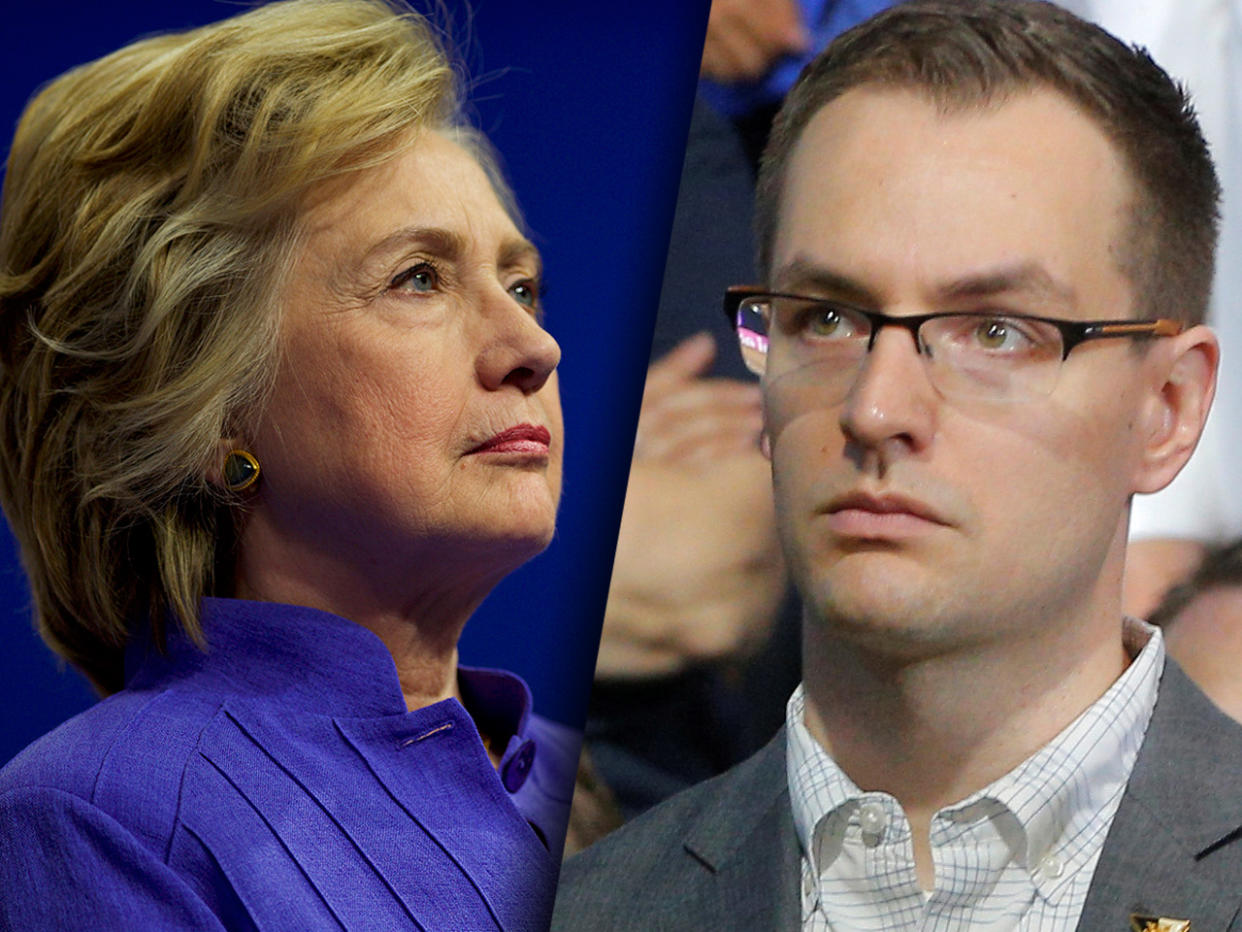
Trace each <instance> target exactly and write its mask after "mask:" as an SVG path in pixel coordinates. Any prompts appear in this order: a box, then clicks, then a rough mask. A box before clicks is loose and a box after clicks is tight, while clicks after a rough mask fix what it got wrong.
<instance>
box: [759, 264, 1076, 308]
mask: <svg viewBox="0 0 1242 932" xmlns="http://www.w3.org/2000/svg"><path fill="white" fill-rule="evenodd" d="M773 287H774V288H777V289H779V290H793V291H797V292H799V293H803V292H810V295H808V296H815V295H820V294H822V295H825V296H831V297H834V298H839V299H840V300H842V301H848V302H852V303H856V304H862V305H873V306H874V305H877V304H879V303H880V301H879V299H878V298H877V297H876V295H875V294H874V292H873V291H872V290H871V289H869V288H868V287H867V286H865V285H863V284H861V283H860V282H857V281H855V280H854V279H851V278H850V277H849V276H847V275H843V274H841V273H839V272H836V271H833V270H832V269H830V268H828V267H826V266H823V265H819V264H817V263H815V262H812V261H810V260H808V259H805V258H803V257H798V258H795V259H794V260H793V261H791V262H789V263H788V264H786V265H785V266H784V267H782V268H781V269H780V270H779V271H778V272H777V274H776V275H775V276H774V277H773ZM1005 294H1014V295H1022V296H1025V297H1030V298H1035V299H1038V300H1039V303H1041V304H1057V305H1061V306H1065V307H1073V306H1074V305H1075V304H1076V303H1077V295H1076V294H1075V292H1074V289H1073V288H1071V287H1070V286H1069V285H1068V284H1066V283H1065V282H1063V281H1061V280H1059V279H1057V278H1056V277H1055V276H1054V275H1052V273H1051V272H1049V271H1048V270H1047V269H1046V268H1045V267H1044V266H1042V265H1041V264H1039V263H1038V262H1035V261H1034V260H1026V261H1021V262H1015V263H1012V264H1010V265H1001V266H997V267H995V268H989V269H981V270H979V271H975V272H969V273H967V274H965V275H962V276H959V277H958V278H953V279H949V280H947V281H945V282H942V283H941V284H939V285H938V286H937V287H936V289H935V292H934V295H935V298H936V300H937V301H945V302H947V301H954V300H962V299H964V298H990V297H998V296H1000V295H1005Z"/></svg>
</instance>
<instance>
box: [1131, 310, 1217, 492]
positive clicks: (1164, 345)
mask: <svg viewBox="0 0 1242 932" xmlns="http://www.w3.org/2000/svg"><path fill="white" fill-rule="evenodd" d="M1149 352H1152V353H1159V354H1160V356H1159V358H1157V357H1153V358H1152V359H1151V360H1150V362H1151V363H1153V364H1154V367H1155V368H1154V372H1153V374H1152V378H1153V383H1152V385H1151V388H1150V390H1149V392H1148V397H1147V399H1146V400H1145V403H1144V408H1143V414H1142V423H1140V424H1139V425H1138V427H1139V428H1140V429H1141V430H1142V431H1143V435H1142V437H1141V440H1142V443H1143V447H1142V458H1141V459H1140V461H1139V462H1138V464H1137V466H1136V473H1135V476H1134V491H1135V492H1158V491H1159V490H1160V489H1163V488H1164V487H1165V486H1166V485H1168V484H1169V483H1170V482H1172V481H1173V479H1174V477H1175V476H1176V475H1177V474H1178V473H1179V472H1181V470H1182V467H1183V466H1185V465H1186V461H1187V460H1188V459H1190V454H1191V453H1193V452H1194V450H1195V445H1196V444H1197V443H1198V442H1199V436H1200V434H1202V433H1203V424H1204V422H1205V421H1206V420H1207V416H1208V410H1209V409H1210V408H1211V406H1212V397H1213V396H1214V395H1215V394H1216V370H1217V366H1218V365H1219V363H1220V345H1219V344H1218V343H1217V342H1216V334H1214V333H1213V332H1212V331H1211V330H1210V329H1208V328H1207V327H1204V326H1202V325H1200V326H1196V327H1191V328H1190V329H1189V330H1187V331H1185V332H1184V333H1180V334H1178V335H1177V336H1175V337H1170V338H1169V339H1168V340H1161V341H1160V344H1158V345H1157V346H1155V347H1152V348H1151V350H1150V351H1149Z"/></svg>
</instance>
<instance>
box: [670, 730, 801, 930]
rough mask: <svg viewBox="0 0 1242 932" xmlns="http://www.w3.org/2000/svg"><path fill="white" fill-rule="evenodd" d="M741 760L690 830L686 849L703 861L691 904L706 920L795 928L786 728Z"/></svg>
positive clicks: (795, 855)
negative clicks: (744, 761)
mask: <svg viewBox="0 0 1242 932" xmlns="http://www.w3.org/2000/svg"><path fill="white" fill-rule="evenodd" d="M742 768H745V770H743V769H742ZM742 768H739V771H741V772H739V773H738V779H736V780H733V781H731V782H730V783H729V784H728V785H727V786H725V787H723V788H722V792H721V793H720V795H719V796H718V797H717V798H716V799H715V800H714V801H713V802H712V804H711V805H709V806H708V807H706V809H705V810H704V812H703V814H702V816H701V817H700V818H699V819H698V820H697V821H696V822H695V823H694V825H693V826H692V827H691V829H690V831H689V832H687V834H686V839H685V844H684V847H685V851H686V853H687V854H688V855H689V856H690V857H692V858H694V859H695V860H696V861H697V862H698V864H699V865H700V866H701V868H702V874H701V878H700V882H699V883H698V884H696V890H697V891H698V892H699V894H700V895H699V896H698V898H697V902H696V903H695V905H694V907H693V908H694V910H695V911H696V912H697V914H698V915H700V916H701V917H703V928H710V929H714V930H738V932H743V930H745V932H750V930H754V929H796V928H798V927H799V916H800V907H799V901H798V889H799V882H798V878H799V876H800V875H799V870H800V864H799V852H798V839H797V833H796V832H795V830H794V824H793V812H792V810H791V809H790V805H789V789H788V783H787V781H786V779H785V730H784V729H783V728H782V729H781V730H780V731H779V732H778V733H777V735H776V737H775V738H774V739H773V740H772V741H770V742H769V743H768V745H767V747H765V748H764V749H763V750H762V751H761V752H760V753H759V754H758V755H756V757H754V758H752V759H751V761H749V762H748V763H747V764H744V765H742Z"/></svg>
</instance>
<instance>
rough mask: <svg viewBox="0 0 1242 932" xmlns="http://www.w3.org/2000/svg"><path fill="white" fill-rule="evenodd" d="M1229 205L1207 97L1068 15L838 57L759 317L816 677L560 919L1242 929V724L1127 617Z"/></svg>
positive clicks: (815, 73) (730, 306)
mask: <svg viewBox="0 0 1242 932" xmlns="http://www.w3.org/2000/svg"><path fill="white" fill-rule="evenodd" d="M1217 198H1218V185H1217V182H1216V177H1215V173H1214V171H1213V168H1212V164H1211V161H1210V159H1209V157H1208V153H1207V149H1206V145H1205V144H1204V142H1203V139H1202V136H1201V134H1200V133H1199V130H1198V126H1197V124H1196V122H1195V120H1194V117H1193V116H1192V115H1191V113H1190V111H1189V110H1188V108H1186V107H1185V100H1184V98H1183V96H1182V94H1181V93H1180V91H1179V90H1178V89H1177V88H1176V87H1175V86H1174V84H1173V83H1172V82H1171V81H1170V80H1169V79H1168V77H1167V76H1166V75H1165V74H1164V73H1163V72H1162V71H1160V70H1159V69H1158V68H1157V67H1156V66H1154V65H1153V64H1152V63H1151V61H1150V59H1148V58H1147V57H1146V56H1145V55H1143V54H1141V53H1139V52H1136V51H1134V50H1132V49H1130V48H1127V47H1126V46H1124V45H1122V44H1121V43H1119V42H1117V41H1115V40H1114V39H1112V38H1111V37H1109V36H1108V35H1107V34H1105V33H1103V32H1101V31H1100V30H1098V29H1096V28H1095V27H1093V26H1089V25H1087V24H1085V23H1083V22H1081V21H1080V20H1077V19H1075V18H1074V17H1072V16H1071V15H1070V14H1068V13H1065V12H1064V11H1062V10H1059V9H1057V8H1055V7H1051V6H1045V5H1043V4H1036V3H1028V2H1024V0H1012V2H1004V0H986V2H975V0H972V2H952V0H932V2H914V3H910V4H906V5H902V6H899V7H896V8H895V9H893V10H890V11H889V12H887V13H884V14H881V15H880V16H879V17H877V18H875V19H873V20H871V21H869V22H868V23H866V24H864V25H863V26H861V27H859V29H857V30H855V31H853V32H851V33H848V34H846V35H845V36H843V37H842V38H840V39H839V40H837V42H835V43H834V44H833V45H832V46H831V47H830V48H829V49H828V51H827V52H826V53H825V54H824V55H822V56H821V57H820V58H819V59H817V60H816V61H815V62H814V63H813V64H812V65H811V66H810V67H809V68H808V70H807V71H806V72H804V74H803V76H802V78H801V79H800V81H799V83H798V85H797V86H795V88H794V89H793V90H792V91H791V93H790V95H789V97H788V98H787V100H786V102H785V104H784V107H783V108H782V111H781V114H780V116H779V117H778V118H777V123H776V126H775V129H774V132H773V137H772V141H771V142H770V143H769V147H768V150H767V154H766V157H765V164H764V168H763V173H762V175H761V177H760V184H759V195H758V204H757V215H758V230H759V239H760V243H761V246H760V266H761V269H762V274H763V275H764V276H765V284H764V285H763V286H762V287H759V288H737V289H732V290H731V291H730V294H729V295H728V297H727V299H726V310H727V311H728V313H729V314H730V316H731V318H732V319H733V320H734V321H735V323H736V325H737V329H738V336H739V341H740V344H741V348H742V352H743V354H744V355H745V357H746V359H747V361H748V363H749V364H750V366H751V368H752V369H753V370H754V371H755V372H756V373H758V374H759V375H760V376H761V377H762V380H763V381H762V386H763V394H764V407H765V428H764V438H763V444H764V449H765V451H766V452H767V454H768V456H769V458H770V459H771V463H772V476H773V486H774V490H775V499H776V508H777V516H778V524H779V527H780V533H781V538H782V544H783V547H784V550H785V554H786V558H787V560H788V563H789V566H790V571H791V573H792V575H793V578H794V580H795V582H796V584H797V587H798V590H799V592H800V593H801V595H802V598H803V600H804V602H805V606H806V607H805V613H804V622H803V624H804V633H803V650H804V656H803V683H802V685H801V686H800V687H799V688H798V690H797V691H796V692H795V693H794V695H793V697H792V698H791V699H790V702H789V707H788V714H787V720H786V727H785V728H784V729H783V730H782V732H781V733H780V734H778V735H777V737H776V739H775V740H774V741H773V742H772V744H770V745H769V746H768V747H767V748H766V749H765V750H764V751H762V752H760V754H759V755H757V756H756V757H754V758H752V759H751V760H750V761H748V762H747V763H745V764H742V765H741V766H739V767H738V768H735V769H734V770H733V771H730V772H729V773H728V774H726V775H725V776H723V777H721V778H718V779H717V780H714V781H711V782H708V783H706V784H702V785H700V786H699V787H696V788H694V789H692V790H690V791H688V792H687V793H685V794H682V795H681V796H678V797H676V798H674V799H673V800H672V801H670V802H669V803H666V804H665V805H663V806H661V807H658V808H657V809H656V810H654V811H653V812H652V813H649V814H648V815H647V816H646V817H644V818H642V819H639V820H637V821H636V822H635V823H632V824H631V825H630V826H628V827H627V828H625V829H623V830H621V831H620V832H618V833H617V834H616V835H614V836H613V837H612V838H610V839H608V840H606V841H604V842H603V843H601V844H600V845H598V846H597V847H596V848H594V849H592V850H590V851H588V852H587V853H586V854H585V855H583V856H581V857H580V858H579V859H577V860H576V861H571V862H570V864H569V865H568V866H567V867H566V869H565V872H564V875H563V878H562V886H561V894H560V897H559V899H558V904H557V915H556V921H555V923H554V927H555V928H558V929H579V928H581V929H591V930H606V929H657V928H658V929H714V930H715V929H747V930H762V929H798V928H800V929H805V930H819V929H831V930H843V929H848V930H864V929H867V930H869V929H877V930H879V929H883V930H896V929H946V930H947V929H966V928H970V929H975V928H988V929H1024V930H1028V929H1029V930H1034V929H1040V930H1054V929H1055V930H1064V929H1074V928H1079V929H1083V930H1091V932H1095V930H1107V929H1116V930H1123V929H1140V930H1145V929H1184V928H1191V927H1193V929H1195V930H1204V929H1211V930H1218V929H1225V928H1242V918H1240V917H1239V907H1240V906H1242V883H1240V882H1239V881H1240V880H1242V844H1240V843H1239V837H1242V793H1239V792H1238V790H1237V782H1238V774H1239V773H1242V731H1240V730H1239V728H1238V727H1237V726H1235V725H1234V724H1233V723H1232V722H1230V721H1229V720H1228V719H1226V718H1225V717H1224V716H1223V715H1221V714H1220V713H1219V712H1218V711H1217V710H1216V709H1215V708H1214V707H1213V706H1212V705H1211V704H1210V703H1209V702H1208V701H1207V700H1206V699H1205V698H1204V697H1203V696H1202V695H1201V694H1200V693H1199V692H1198V691H1197V690H1196V689H1195V688H1194V687H1193V686H1192V685H1190V683H1189V681H1188V680H1187V679H1186V678H1185V676H1184V675H1183V674H1182V673H1181V671H1180V670H1178V669H1177V668H1176V667H1175V666H1174V665H1173V664H1171V663H1166V660H1165V656H1164V648H1163V645H1162V643H1161V641H1160V635H1159V633H1158V632H1155V631H1154V630H1153V629H1151V628H1149V627H1147V626H1146V625H1144V624H1142V623H1141V622H1137V621H1134V620H1123V617H1122V613H1121V583H1122V573H1123V569H1124V566H1123V563H1124V554H1125V545H1126V525H1127V519H1128V512H1129V502H1130V498H1131V496H1132V495H1133V494H1134V493H1136V492H1152V491H1155V490H1157V489H1159V488H1161V487H1163V486H1164V485H1166V484H1167V483H1168V482H1169V481H1170V480H1171V479H1172V478H1173V477H1174V476H1175V475H1176V474H1177V472H1178V471H1179V470H1180V469H1181V467H1182V466H1183V465H1184V463H1185V462H1186V460H1187V459H1188V458H1189V456H1190V454H1191V452H1192V451H1193V449H1194V446H1195V443H1196V441H1197V439H1198V436H1199V432H1200V430H1201V428H1202V425H1203V421H1204V418H1205V417H1206V414H1207V410H1208V406H1209V404H1210V402H1211V397H1212V391H1213V386H1214V379H1215V371H1216V366H1217V355H1218V353H1217V346H1216V342H1215V339H1214V337H1213V336H1212V334H1211V332H1210V331H1209V330H1207V329H1206V328H1205V327H1203V326H1202V325H1201V324H1200V321H1201V320H1202V316H1203V313H1204V308H1205V306H1206V302H1207V297H1208V291H1209V288H1210V282H1211V275H1212V256H1213V251H1214V246H1215V238H1216V202H1217ZM1187 923H1189V924H1190V925H1187Z"/></svg>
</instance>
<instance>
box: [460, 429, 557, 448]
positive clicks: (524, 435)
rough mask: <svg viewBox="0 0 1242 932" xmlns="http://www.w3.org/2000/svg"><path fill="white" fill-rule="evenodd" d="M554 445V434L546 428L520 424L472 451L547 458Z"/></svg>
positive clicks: (485, 441) (503, 431)
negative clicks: (550, 448) (549, 449)
mask: <svg viewBox="0 0 1242 932" xmlns="http://www.w3.org/2000/svg"><path fill="white" fill-rule="evenodd" d="M551 445H552V434H551V433H549V431H548V429H547V428H546V427H536V426H535V425H534V424H518V425H517V426H516V427H510V428H508V429H507V430H502V431H501V432H500V433H498V434H496V435H495V436H492V437H489V438H488V439H487V440H484V441H483V442H482V443H480V444H479V445H478V446H477V447H475V448H474V449H472V450H470V451H469V452H470V453H471V454H476V453H519V454H525V455H536V456H547V455H548V448H549V447H550V446H551Z"/></svg>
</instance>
